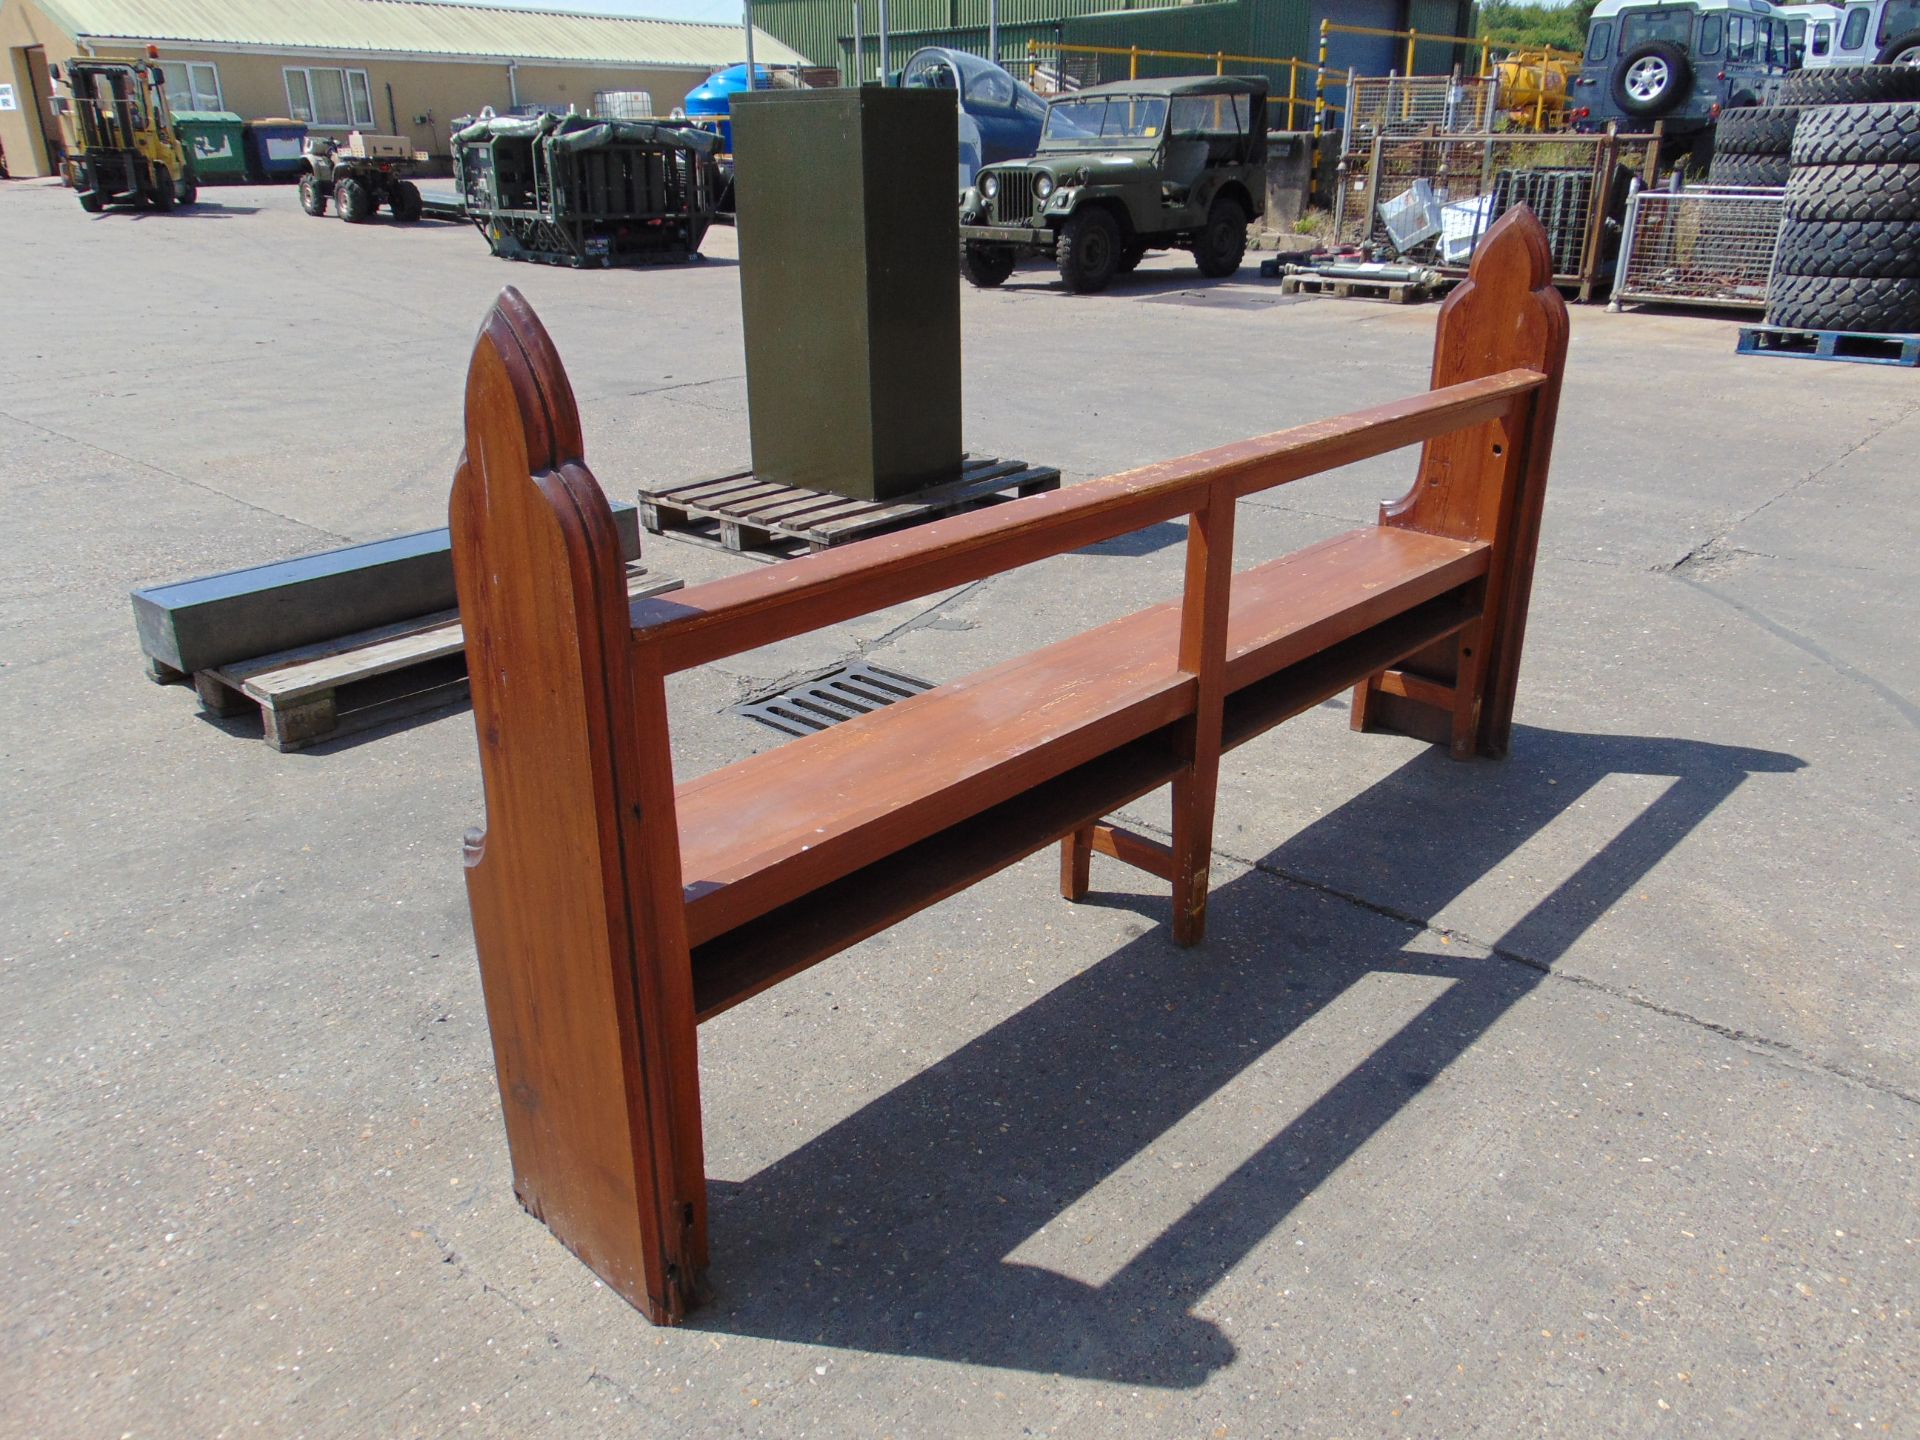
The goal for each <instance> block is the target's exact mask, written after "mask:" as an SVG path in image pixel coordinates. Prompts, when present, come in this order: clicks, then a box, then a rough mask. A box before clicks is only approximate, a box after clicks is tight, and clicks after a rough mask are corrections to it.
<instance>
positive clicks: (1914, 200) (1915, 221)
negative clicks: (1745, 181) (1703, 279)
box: [1767, 65, 1920, 334]
mask: <svg viewBox="0 0 1920 1440" xmlns="http://www.w3.org/2000/svg"><path fill="white" fill-rule="evenodd" d="M1844 73H1845V72H1843V71H1839V70H1826V71H1818V70H1816V71H1805V72H1801V74H1799V75H1794V76H1790V77H1789V79H1788V84H1789V85H1791V84H1792V83H1793V82H1794V81H1796V80H1805V81H1809V82H1815V84H1812V85H1809V86H1806V87H1803V88H1815V85H1817V83H1818V82H1820V81H1828V82H1829V88H1831V82H1830V77H1835V76H1839V75H1842V74H1844ZM1854 73H1855V75H1856V76H1858V77H1860V78H1859V79H1858V80H1857V82H1856V83H1855V84H1854V85H1853V86H1851V87H1845V88H1843V91H1842V93H1855V94H1857V93H1859V92H1860V91H1861V90H1873V91H1877V92H1878V93H1879V94H1880V95H1885V94H1887V93H1888V92H1893V95H1894V97H1895V98H1875V99H1873V100H1869V101H1864V102H1861V101H1854V102H1851V103H1834V104H1817V105H1814V106H1810V107H1809V108H1808V109H1807V110H1806V113H1805V114H1803V115H1802V116H1800V118H1799V122H1798V125H1797V127H1796V129H1795V131H1794V137H1793V148H1792V151H1791V154H1790V169H1789V173H1788V176H1787V199H1786V219H1785V221H1784V223H1783V224H1782V226H1781V231H1780V242H1779V248H1778V250H1777V251H1776V253H1775V257H1774V270H1773V280H1772V283H1771V285H1770V286H1769V288H1768V297H1767V322H1768V323H1769V324H1771V325H1779V326H1783V327H1785V328H1788V329H1795V330H1842V331H1855V332H1870V333H1880V334H1913V333H1920V68H1915V67H1901V66H1891V65H1878V66H1861V67H1854ZM1901 92H1905V93H1901Z"/></svg>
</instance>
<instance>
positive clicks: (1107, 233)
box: [1054, 205, 1121, 295]
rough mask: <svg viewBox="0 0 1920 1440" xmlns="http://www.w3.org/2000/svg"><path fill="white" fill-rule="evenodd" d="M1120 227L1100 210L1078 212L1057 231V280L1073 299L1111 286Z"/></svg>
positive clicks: (1116, 265) (1117, 258)
mask: <svg viewBox="0 0 1920 1440" xmlns="http://www.w3.org/2000/svg"><path fill="white" fill-rule="evenodd" d="M1120 248H1121V240H1120V225H1119V222H1118V221H1116V220H1115V219H1114V218H1113V216H1111V215H1109V214H1108V213H1107V212H1106V211H1105V210H1102V209H1101V208H1100V207H1099V206H1097V205H1093V206H1085V207H1083V208H1081V209H1080V210H1079V211H1078V212H1077V213H1076V214H1075V215H1074V216H1073V217H1072V218H1071V219H1069V220H1068V221H1067V223H1066V224H1064V225H1062V226H1061V227H1060V240H1059V244H1058V246H1057V248H1056V249H1055V251H1054V259H1055V260H1056V261H1057V262H1058V263H1059V266H1060V278H1061V279H1062V280H1064V281H1065V282H1066V285H1067V288H1068V289H1069V290H1071V291H1073V292H1074V294H1076V295H1092V294H1095V293H1097V292H1098V291H1101V290H1104V289H1106V288H1107V286H1109V285H1111V284H1112V283H1113V277H1114V275H1115V274H1116V273H1118V271H1119V269H1120Z"/></svg>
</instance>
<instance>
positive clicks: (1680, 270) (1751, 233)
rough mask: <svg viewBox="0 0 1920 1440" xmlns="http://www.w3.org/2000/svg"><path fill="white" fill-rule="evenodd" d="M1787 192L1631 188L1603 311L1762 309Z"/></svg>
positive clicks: (1722, 187)
mask: <svg viewBox="0 0 1920 1440" xmlns="http://www.w3.org/2000/svg"><path fill="white" fill-rule="evenodd" d="M1786 193H1787V192H1786V191H1785V190H1784V189H1782V188H1780V187H1777V186H1744V185H1742V186H1735V185H1713V186H1703V187H1700V188H1698V189H1691V190H1636V191H1635V192H1634V193H1633V195H1632V196H1631V197H1630V198H1629V199H1628V201H1627V218H1626V221H1625V223H1624V224H1623V226H1622V239H1621V242H1620V261H1619V264H1618V265H1617V266H1615V268H1614V278H1613V295H1612V298H1611V299H1610V300H1609V301H1608V306H1607V308H1608V309H1610V310H1618V309H1619V308H1620V307H1621V306H1622V305H1623V304H1631V305H1712V306H1718V307H1724V308H1728V309H1736V310H1762V309H1765V308H1766V304H1767V286H1768V283H1769V281H1770V278H1771V276H1772V274H1773V255H1774V249H1775V247H1776V246H1777V245H1778V243H1779V238H1780V220H1781V216H1782V214H1783V213H1784V208H1785V203H1786Z"/></svg>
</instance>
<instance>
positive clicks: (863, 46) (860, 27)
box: [853, 0, 867, 85]
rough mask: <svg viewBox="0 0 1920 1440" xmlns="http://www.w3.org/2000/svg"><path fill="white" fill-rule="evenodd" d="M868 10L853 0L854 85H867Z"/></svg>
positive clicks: (856, 0)
mask: <svg viewBox="0 0 1920 1440" xmlns="http://www.w3.org/2000/svg"><path fill="white" fill-rule="evenodd" d="M866 34H867V10H866V6H864V5H862V4H861V3H860V0H853V83H854V84H855V85H864V84H866V83H867V41H866Z"/></svg>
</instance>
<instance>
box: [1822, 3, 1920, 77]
mask: <svg viewBox="0 0 1920 1440" xmlns="http://www.w3.org/2000/svg"><path fill="white" fill-rule="evenodd" d="M1821 8H1825V7H1821ZM1806 63H1807V66H1808V67H1809V68H1817V67H1825V66H1829V65H1920V0H1855V3H1854V4H1851V5H1848V6H1847V7H1846V8H1845V10H1844V11H1843V12H1842V13H1841V17H1840V26H1839V33H1838V37H1837V38H1836V39H1835V41H1834V44H1833V51H1832V53H1831V54H1829V55H1825V56H1821V57H1820V58H1818V59H1816V58H1815V57H1814V55H1813V52H1812V50H1811V49H1809V50H1808V52H1807V60H1806Z"/></svg>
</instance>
